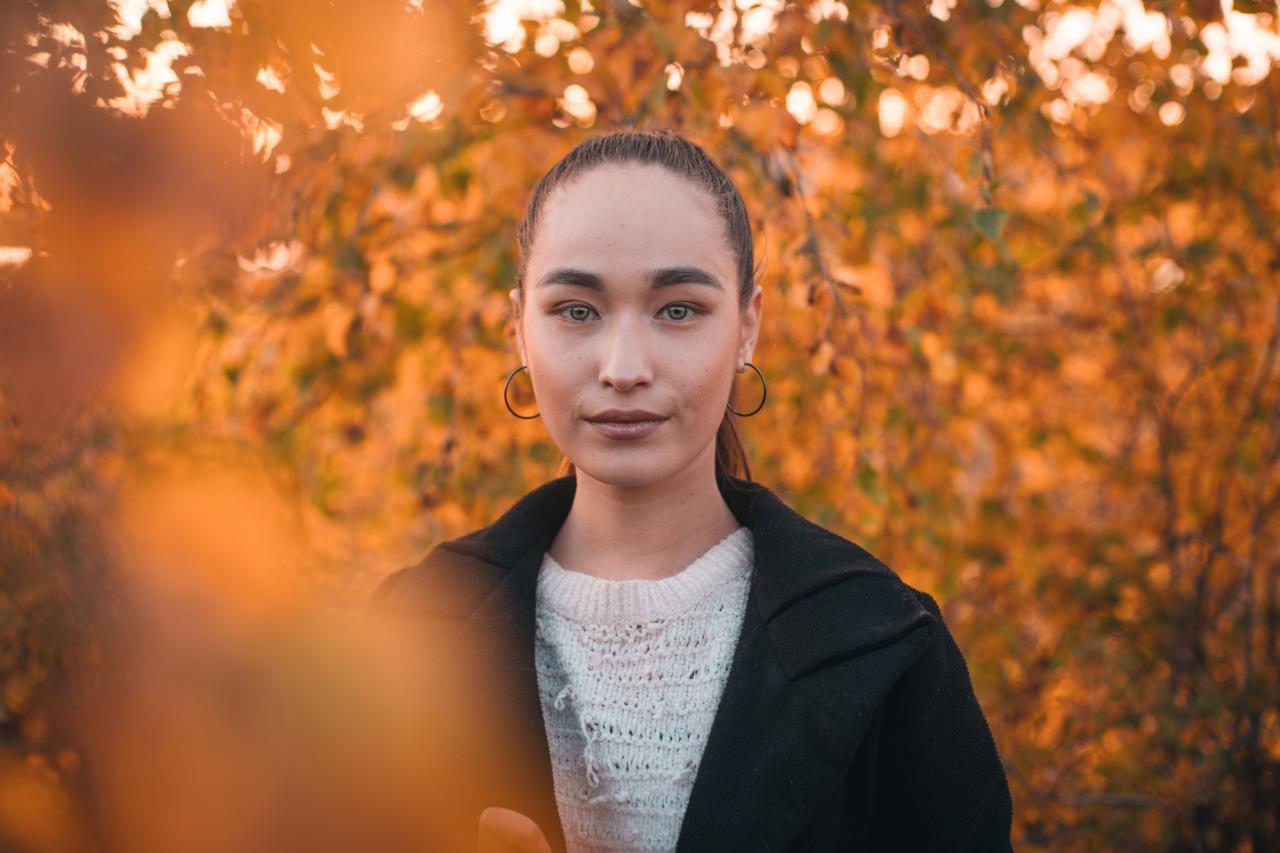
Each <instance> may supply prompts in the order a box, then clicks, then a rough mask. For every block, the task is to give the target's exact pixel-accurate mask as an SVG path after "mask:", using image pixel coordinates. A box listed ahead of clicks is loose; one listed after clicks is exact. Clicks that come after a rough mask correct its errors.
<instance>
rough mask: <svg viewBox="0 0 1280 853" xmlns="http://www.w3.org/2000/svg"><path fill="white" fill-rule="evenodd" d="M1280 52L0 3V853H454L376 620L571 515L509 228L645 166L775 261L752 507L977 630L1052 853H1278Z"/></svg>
mask: <svg viewBox="0 0 1280 853" xmlns="http://www.w3.org/2000/svg"><path fill="white" fill-rule="evenodd" d="M1278 19H1280V10H1278V9H1277V6H1276V5H1275V4H1274V3H1268V2H1264V0H1234V2H1233V0H1223V2H1221V3H1220V2H1218V0H1191V2H1183V1H1182V0H1164V2H1155V0H1099V2H1090V0H1084V2H1047V1H1044V2H1042V0H931V2H929V3H921V2H906V0H884V2H880V3H858V2H848V3H846V2H839V0H817V2H810V1H809V0H796V1H795V2H791V3H788V4H786V5H784V4H783V3H781V2H778V0H718V2H679V0H673V2H662V0H643V2H639V0H637V2H627V0H596V1H595V2H588V0H565V2H560V0H496V2H493V3H488V4H482V3H468V2H462V0H458V2H445V0H359V2H356V0H201V2H190V0H168V2H165V0H118V2H105V0H100V2H91V0H6V2H4V3H3V4H0V46H2V49H0V584H2V586H0V700H2V701H0V847H3V848H4V849H6V850H8V849H14V850H23V851H33V852H34V851H64V850H67V851H70V850H77V851H78V850H86V849H104V846H105V847H106V848H107V849H119V850H128V851H148V850H157V851H159V850H166V851H172V850H184V851H204V850H208V851H225V850H237V851H247V850H282V849H307V850H322V849H333V850H342V849H345V850H351V849H363V850H382V849H385V850H410V849H416V850H428V849H449V848H447V847H445V846H442V842H441V841H440V839H438V838H433V837H432V836H430V834H429V830H427V829H424V826H425V823H424V815H427V814H428V813H429V812H430V810H431V809H432V808H439V807H441V804H443V803H447V795H448V791H447V790H437V789H436V788H433V787H432V783H431V780H429V779H426V778H425V775H424V771H423V768H422V764H421V763H420V762H417V761H415V760H411V759H410V757H411V756H412V755H414V754H415V753H414V752H413V750H411V749H409V748H408V747H409V745H410V744H412V743H413V742H414V741H413V739H414V738H415V737H417V738H419V739H426V740H429V731H430V727H429V726H427V725H425V724H424V722H423V721H424V720H426V719H427V717H425V716H422V714H430V713H434V712H439V710H438V709H439V708H440V707H441V706H440V705H439V703H438V702H436V700H438V699H439V698H440V697H439V695H438V693H437V695H427V696H417V695H410V694H414V690H415V685H417V686H420V685H421V683H422V682H423V680H424V679H422V678H421V677H420V675H421V672H420V671H419V670H411V671H410V672H409V673H408V674H406V673H405V672H404V671H399V672H398V673H396V672H393V669H394V667H393V666H392V665H391V664H389V663H388V664H387V665H386V666H371V665H370V661H371V660H373V659H374V656H373V655H372V654H371V652H370V649H369V647H367V646H365V645H363V644H365V643H367V642H370V640H369V639H368V638H365V637H364V635H363V634H362V633H360V632H359V631H358V630H356V628H355V626H356V625H358V624H359V621H358V618H357V616H358V613H359V612H360V610H361V607H362V605H363V602H364V600H365V598H366V597H367V596H368V594H369V592H370V591H371V590H372V588H373V586H374V585H375V584H376V583H377V582H378V581H379V580H380V579H381V578H382V577H384V576H385V575H386V574H387V573H388V572H390V571H391V570H393V569H395V568H398V567H399V566H401V565H405V564H407V563H409V562H413V561H416V560H417V559H419V558H420V557H421V556H422V555H423V554H424V553H425V552H426V550H427V549H428V548H429V547H430V546H431V545H432V544H433V543H435V542H437V541H439V540H441V539H443V538H447V537H451V536H455V535H459V534H461V533H464V532H466V531H468V530H470V529H473V528H474V527H477V526H479V525H482V524H485V523H487V522H488V521H490V520H492V519H493V518H494V517H496V515H497V514H498V513H500V512H501V511H502V510H503V509H505V507H506V506H508V505H509V504H510V502H511V501H513V500H514V499H515V498H516V497H518V496H519V495H521V494H523V493H524V492H526V491H528V490H529V489H531V488H533V487H534V486H536V485H538V484H539V483H541V482H543V481H544V480H546V479H547V478H548V477H550V476H552V475H553V474H554V472H555V470H556V468H557V466H558V464H559V462H560V454H559V452H558V451H557V450H556V448H555V447H554V445H552V444H551V442H550V440H549V437H548V436H547V434H546V433H545V430H544V429H543V428H542V426H541V424H540V422H539V421H521V420H517V419H515V418H513V417H511V416H510V415H509V414H508V413H507V411H506V409H505V407H504V406H503V404H502V397H501V393H502V387H503V382H504V381H505V378H506V375H507V374H508V373H509V372H510V371H511V370H512V369H513V368H514V367H516V366H517V365H518V363H519V362H518V359H517V356H516V354H515V350H514V347H513V341H512V338H511V335H510V325H509V322H508V319H507V317H508V315H507V311H508V303H507V300H506V291H507V289H508V288H510V287H511V286H512V285H513V284H514V270H515V263H516V256H515V254H514V253H515V225H516V222H517V221H518V219H519V217H520V215H521V213H522V211H523V205H524V203H525V201H526V198H527V194H528V192H529V190H530V189H531V187H532V185H533V183H534V182H535V181H536V180H537V178H538V177H539V176H540V175H541V174H542V172H543V171H544V170H545V169H546V168H547V167H549V166H550V165H551V164H552V163H553V162H554V161H555V160H556V159H557V158H558V157H559V156H561V155H562V154H563V153H564V152H566V151H567V150H568V149H569V148H570V147H571V146H572V145H573V144H575V143H576V142H577V141H579V140H581V139H583V138H584V137H586V136H588V135H590V134H593V133H597V132H600V131H602V130H607V129H611V128H614V127H623V126H636V125H638V126H656V125H661V126H670V127H675V128H678V129H680V130H681V131H682V132H684V133H685V134H687V135H688V136H689V137H690V138H692V139H694V140H695V141H697V142H698V143H700V144H701V145H703V146H704V147H705V148H706V149H707V150H708V151H709V152H710V153H711V154H712V155H713V156H714V157H716V158H717V159H718V160H719V161H720V162H721V163H722V164H724V165H725V167H726V168H727V169H729V170H730V172H731V173H732V175H733V177H734V179H735V181H737V182H738V184H739V186H740V188H741V189H742V191H743V193H744V195H745V197H746V199H747V202H748V206H749V208H750V211H751V215H752V219H753V223H754V227H755V230H756V236H757V253H758V254H759V255H761V256H763V257H764V261H765V271H764V274H763V278H762V282H761V283H762V285H763V287H764V289H765V293H766V296H765V303H764V304H765V328H764V330H763V332H762V336H761V342H760V346H759V348H758V350H757V356H756V358H755V361H756V363H757V364H759V365H760V367H761V369H762V371H763V372H764V375H765V376H766V378H767V380H768V382H769V393H768V401H767V404H766V406H765V407H764V409H763V410H762V411H761V412H760V413H759V414H758V415H756V416H755V417H753V418H751V419H749V420H744V421H743V422H742V424H741V427H742V429H743V431H744V433H745V436H746V440H747V444H748V449H749V452H750V458H751V465H752V474H753V475H754V477H755V479H758V480H761V481H763V482H765V483H766V484H767V485H769V486H770V487H771V488H773V489H775V491H777V492H778V493H779V494H781V495H782V496H784V497H785V498H786V499H787V500H788V501H789V502H790V503H791V504H792V505H793V506H794V507H795V508H797V509H798V510H799V511H801V512H802V513H804V514H806V515H807V516H809V517H810V518H812V519H814V520H816V521H818V522H819V523H821V524H824V525H826V526H829V527H831V528H832V529H834V530H837V531H839V532H840V533H842V534H843V535H845V536H847V537H849V538H851V539H853V540H855V541H857V542H859V543H860V544H862V545H864V547H867V548H868V549H869V550H871V551H872V552H873V553H875V554H876V555H877V556H879V557H880V558H881V559H882V560H884V561H885V562H886V563H887V564H888V565H890V566H891V567H893V568H894V569H895V570H896V571H897V572H898V573H899V574H900V575H901V576H902V577H903V578H904V579H905V580H906V581H907V582H908V583H911V584H912V585H914V586H917V587H919V588H922V589H925V590H927V591H929V592H930V593H931V594H933V595H934V596H935V597H936V598H938V599H939V601H940V602H941V603H942V604H943V607H944V613H945V617H946V619H947V622H948V624H949V626H950V627H951V630H952V632H953V633H954V635H955V636H956V638H957V640H958V642H959V644H960V646H961V648H962V649H963V651H964V653H965V655H966V657H967V659H968V662H969V668H970V672H971V675H972V678H973V681H974V685H975V689H976V691H977V694H978V696H979V699H980V701H981V703H982V705H983V708H984V710H985V712H986V714H987V717H988V720H989V721H990V723H991V726H992V728H993V731H994V734H995V737H996V740H997V743H998V745H999V748H1000V752H1001V756H1002V758H1003V760H1004V762H1005V766H1006V769H1007V772H1008V776H1009V781H1010V786H1011V789H1012V793H1013V799H1014V809H1015V814H1014V839H1015V842H1016V845H1017V847H1018V849H1020V850H1055V851H1057V850H1102V849H1151V850H1188V851H1190V850H1231V851H1264V850H1276V849H1280V826H1278V824H1277V815H1278V814H1280V710H1278V709H1280V678H1277V661H1278V660H1280V604H1278V603H1277V593H1278V592H1280V536H1278V535H1277V533H1278V532H1280V476H1278V474H1280V470H1278V466H1277V462H1278V461H1280V382H1277V356H1278V350H1280V82H1278V81H1277V75H1276V73H1275V71H1274V70H1273V66H1274V64H1275V63H1276V62H1277V61H1278V60H1280V34H1278V29H1277V26H1278V25H1277V20H1278ZM754 378H755V377H754V374H750V373H749V374H747V375H746V378H745V379H742V380H740V381H741V382H742V385H743V387H741V388H740V389H739V394H740V395H741V399H744V400H746V401H754V400H755V399H757V398H756V396H755V395H756V394H757V393H758V389H757V388H756V385H755V382H754ZM522 399H527V398H522ZM743 405H744V406H745V405H754V403H751V402H744V404H743ZM408 665H409V666H415V665H420V664H408ZM437 683H440V682H437ZM415 703H416V704H415ZM432 709H436V710H435V711H433V710H432ZM419 746H420V747H421V749H422V750H427V751H429V750H431V749H433V748H434V747H432V746H431V745H430V744H420V745H419ZM423 754H425V753H423ZM95 845H97V846H95Z"/></svg>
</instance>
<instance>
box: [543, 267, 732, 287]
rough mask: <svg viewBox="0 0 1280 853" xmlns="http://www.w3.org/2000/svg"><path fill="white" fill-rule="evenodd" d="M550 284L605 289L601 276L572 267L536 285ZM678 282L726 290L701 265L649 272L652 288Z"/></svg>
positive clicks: (549, 275)
mask: <svg viewBox="0 0 1280 853" xmlns="http://www.w3.org/2000/svg"><path fill="white" fill-rule="evenodd" d="M548 284H566V285H569V286H571V287H586V288H589V289H591V290H604V282H602V281H601V280H600V276H598V275H596V274H595V273H590V272H586V271H585V270H579V269H573V268H572V267H558V268H557V269H553V270H552V271H551V272H549V273H547V274H546V275H544V276H543V277H542V278H540V279H538V283H537V284H536V285H535V287H542V286H544V285H548ZM677 284H704V285H707V286H708V287H714V288H716V289H717V290H724V285H722V284H721V283H720V280H719V279H718V278H716V277H715V276H713V275H712V274H711V273H709V272H707V271H706V270H704V269H702V268H700V267H662V268H661V269H656V270H652V271H651V272H650V273H649V287H650V288H655V289H656V288H659V287H673V286H675V285H677Z"/></svg>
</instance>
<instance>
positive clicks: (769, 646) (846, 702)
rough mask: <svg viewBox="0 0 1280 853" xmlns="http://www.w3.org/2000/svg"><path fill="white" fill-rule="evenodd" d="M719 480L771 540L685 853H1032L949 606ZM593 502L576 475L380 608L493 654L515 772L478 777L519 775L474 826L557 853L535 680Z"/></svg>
mask: <svg viewBox="0 0 1280 853" xmlns="http://www.w3.org/2000/svg"><path fill="white" fill-rule="evenodd" d="M716 481H717V484H718V486H719V488H720V491H721V494H722V495H723V496H724V498H725V501H726V503H727V504H728V506H729V508H730V509H731V511H732V512H733V514H734V515H735V516H736V517H737V519H738V521H739V522H740V523H742V524H744V525H746V526H747V527H749V528H750V529H751V532H752V536H753V538H754V548H755V563H754V572H753V576H752V582H751V587H750V593H749V597H748V602H747V609H746V615H745V617H744V620H743V625H742V632H741V634H740V636H739V641H738V645H737V649H736V652H735V655H734V659H733V663H732V667H731V670H730V674H729V676H728V681H727V682H726V684H725V687H724V693H723V694H722V698H721V701H720V704H719V707H718V709H717V712H716V715H715V718H714V722H713V725H712V727H711V731H710V734H709V736H708V739H707V743H706V746H705V750H704V753H703V756H702V760H701V763H700V765H699V767H698V770H697V775H696V777H695V779H694V785H693V789H692V791H691V792H690V797H689V803H688V807H687V810H686V812H685V815H684V822H683V824H682V826H681V830H680V836H679V842H678V844H677V847H676V850H677V851H678V853H711V851H758V853H765V852H766V851H784V850H785V851H881V850H895V851H896V850H903V851H947V853H958V851H1004V850H1010V849H1012V848H1011V844H1010V823H1011V819H1012V803H1011V800H1010V797H1009V787H1008V783H1007V781H1006V778H1005V774H1004V770H1003V767H1002V766H1001V761H1000V758H999V755H998V753H997V751H996V746H995V742H994V740H993V738H992V735H991V731H990V729H989V728H988V725H987V721H986V718H985V717H984V716H983V713H982V710H981V708H980V707H979V705H978V701H977V699H976V697H975V696H974V693H973V687H972V685H971V683H970V680H969V672H968V668H967V666H966V665H965V661H964V658H963V657H962V655H961V653H960V649H959V648H958V647H957V646H956V643H955V641H954V639H953V638H952V636H951V633H950V631H949V630H948V629H947V626H946V624H945V623H944V622H943V619H942V614H941V612H940V611H939V609H938V605H937V603H936V602H935V601H934V599H933V598H932V597H930V596H929V595H928V594H927V593H924V592H921V591H919V590H916V589H914V588H912V587H910V586H908V585H907V584H906V583H905V582H903V581H902V579H901V578H899V577H898V576H897V574H895V573H894V572H893V571H892V570H890V569H889V568H888V567H887V566H885V565H884V564H883V563H881V562H880V561H879V560H877V559H876V558H875V557H874V556H872V555H871V554H870V553H868V552H867V551H866V550H864V549H863V548H862V547H860V546H858V545H856V544H854V543H853V542H850V541H849V540H847V539H845V538H843V537H841V536H840V535H838V534H836V533H834V532H832V531H830V530H827V529H825V528H823V527H821V526H819V525H817V524H815V523H813V522H811V521H809V520H808V519H806V518H804V517H803V516H801V515H800V514H798V513H797V512H796V511H794V510H793V509H791V508H790V507H789V506H787V505H786V504H785V503H784V502H783V501H782V500H781V499H780V498H779V497H778V496H777V495H776V494H774V493H773V492H772V491H771V490H770V489H768V488H767V487H765V486H764V485H761V484H759V483H754V482H749V481H745V480H740V479H737V478H733V477H727V476H725V475H717V478H716ZM576 485H577V481H576V479H574V477H573V476H572V475H570V476H566V477H560V478H558V479H555V480H551V481H549V482H547V483H544V484H543V485H541V486H539V487H538V488H536V489H534V490H532V491H531V492H529V493H528V494H526V495H524V496H523V497H522V498H520V499H519V500H518V501H517V502H516V503H515V504H514V505H513V506H512V507H511V508H510V509H508V510H507V511H506V512H505V513H504V514H503V515H502V516H501V517H500V518H499V519H498V520H497V521H495V522H494V523H492V524H490V525H488V526H487V527H483V528H480V529H478V530H475V531H473V532H471V533H469V534H467V535H465V536H461V537H459V538H457V539H453V540H450V541H448V542H442V543H440V544H438V545H437V546H436V547H434V548H433V549H432V550H431V552H430V553H429V554H428V555H427V556H426V557H425V558H424V559H423V560H422V561H421V562H419V563H418V564H416V565H413V566H407V567H405V568H403V569H400V570H399V571H396V572H394V573H392V574H391V575H389V576H388V577H387V579H386V580H385V581H383V582H382V584H381V585H380V586H379V587H378V589H377V590H376V591H375V593H374V595H373V598H372V600H371V605H372V610H373V611H374V612H377V613H398V614H402V615H407V616H409V617H411V618H414V619H417V618H420V617H422V616H424V615H428V614H429V615H433V616H434V617H436V618H445V619H453V620H455V624H456V625H457V627H459V628H463V629H465V630H466V631H468V632H470V633H468V634H467V635H466V636H468V637H470V638H471V639H470V642H472V643H473V645H474V647H475V648H480V647H483V648H485V649H487V650H488V651H487V652H486V653H487V654H490V655H493V659H492V661H491V662H490V664H488V665H487V666H486V672H485V677H484V690H483V691H482V695H480V696H477V697H476V698H477V700H478V701H480V702H481V703H482V704H483V705H484V706H485V707H489V708H492V707H501V708H505V709H508V710H509V711H510V712H511V721H512V739H511V740H503V741H500V742H499V741H493V740H492V739H490V738H488V737H487V736H483V737H482V736H481V735H478V734H477V735H474V737H476V738H477V739H481V738H482V739H483V740H485V742H486V743H490V744H493V743H500V744H501V745H500V747H495V749H500V751H501V757H500V758H499V757H498V756H497V755H496V754H495V755H493V756H490V758H485V757H482V756H473V757H474V760H476V761H478V762H484V761H486V760H493V761H502V762H505V763H503V764H501V765H497V764H489V765H483V764H482V766H486V767H489V768H491V769H490V770H489V771H487V772H488V775H487V776H484V778H485V779H486V790H485V792H484V798H485V800H486V802H484V803H477V804H476V810H475V811H474V812H473V813H467V814H462V815H459V819H460V820H461V821H462V822H463V824H464V825H467V826H470V827H473V826H474V825H475V822H476V820H477V819H478V810H479V809H480V808H482V807H483V806H484V805H500V806H505V807H506V808H511V809H514V810H516V811H519V812H522V813H524V814H526V815H529V816H530V817H532V818H533V819H534V820H536V821H537V822H538V824H539V825H540V826H541V827H542V829H543V831H544V833H545V834H546V835H547V838H548V839H549V840H550V841H551V844H552V847H553V849H554V850H556V851H557V853H561V851H564V849H565V842H564V831H563V828H562V827H561V825H560V821H559V817H558V813H557V809H556V804H555V794H554V786H553V781H552V770H551V759H550V754H549V750H548V746H547V742H546V736H545V732H544V729H543V724H542V716H541V706H540V704H539V698H538V687H537V675H536V670H535V668H534V603H535V591H536V581H537V574H538V569H539V567H540V565H541V562H542V555H543V553H544V552H545V550H546V549H547V547H548V546H549V545H550V543H551V541H552V539H553V538H554V537H555V535H556V533H557V532H558V531H559V529H560V526H561V524H562V523H563V522H564V519H565V517H566V516H567V514H568V512H569V508H570V506H571V505H572V502H573V494H574V491H575V489H576ZM486 660H488V658H486ZM517 745H518V746H517ZM514 762H520V763H521V768H522V769H520V770H513V769H512V766H513V763H514ZM485 772H486V771H483V770H482V771H481V773H482V776H483V774H484V773H485ZM463 811H466V810H463ZM463 837H466V836H465V834H464V836H463Z"/></svg>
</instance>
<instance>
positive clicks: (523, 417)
mask: <svg viewBox="0 0 1280 853" xmlns="http://www.w3.org/2000/svg"><path fill="white" fill-rule="evenodd" d="M528 369H529V368H528V367H526V366H525V365H523V364H522V365H520V366H519V367H517V368H516V369H515V370H513V371H511V375H510V376H508V377H507V384H506V385H504V386H502V402H503V403H505V404H506V406H507V411H508V412H510V413H511V414H513V415H515V416H516V417H517V418H520V419H521V420H525V421H531V420H533V419H534V418H536V417H538V416H539V415H540V414H541V412H535V413H534V414H532V415H522V414H520V413H519V412H517V411H516V410H515V409H513V408H511V401H510V400H508V399H507V389H508V388H510V387H511V380H512V379H514V378H515V375H516V374H517V373H519V372H520V371H522V370H528Z"/></svg>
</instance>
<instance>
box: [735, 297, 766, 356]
mask: <svg viewBox="0 0 1280 853" xmlns="http://www.w3.org/2000/svg"><path fill="white" fill-rule="evenodd" d="M763 304H764V290H763V289H762V288H761V287H760V285H758V284H757V285H756V286H755V290H754V291H752V293H751V301H749V302H748V303H747V308H746V310H745V311H743V312H742V333H741V338H740V340H741V344H740V346H739V347H738V360H739V361H740V362H742V364H743V365H744V367H743V370H746V367H745V365H746V363H747V362H748V361H751V356H752V355H753V354H754V353H755V350H756V341H757V340H758V339H759V337H760V319H761V316H762V312H763Z"/></svg>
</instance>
